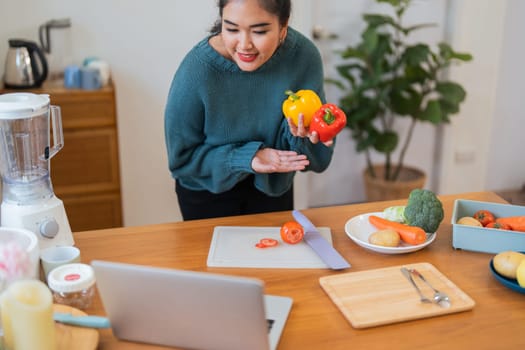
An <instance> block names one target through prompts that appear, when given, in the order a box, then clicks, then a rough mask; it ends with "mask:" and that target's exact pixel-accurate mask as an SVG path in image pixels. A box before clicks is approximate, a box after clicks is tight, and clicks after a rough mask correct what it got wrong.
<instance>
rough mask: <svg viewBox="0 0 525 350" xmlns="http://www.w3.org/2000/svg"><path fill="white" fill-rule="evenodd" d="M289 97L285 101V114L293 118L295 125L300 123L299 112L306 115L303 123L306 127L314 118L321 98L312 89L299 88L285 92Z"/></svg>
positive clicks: (320, 104) (319, 106)
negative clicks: (295, 90)
mask: <svg viewBox="0 0 525 350" xmlns="http://www.w3.org/2000/svg"><path fill="white" fill-rule="evenodd" d="M285 94H286V95H288V98H287V99H286V100H284V102H283V114H284V116H285V117H286V118H291V119H292V121H293V123H294V124H295V125H299V114H300V113H302V114H303V116H304V119H303V124H304V126H305V127H308V126H309V125H310V122H311V121H312V118H313V116H314V114H315V112H317V110H318V109H319V108H321V106H322V103H321V99H320V98H319V96H317V94H316V93H315V92H314V91H312V90H299V91H297V92H295V93H294V92H293V91H290V90H287V91H286V92H285Z"/></svg>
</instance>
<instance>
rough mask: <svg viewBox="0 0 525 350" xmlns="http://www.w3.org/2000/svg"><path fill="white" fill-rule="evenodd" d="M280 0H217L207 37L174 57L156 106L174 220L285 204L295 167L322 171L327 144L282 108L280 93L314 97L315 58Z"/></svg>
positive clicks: (319, 73)
mask: <svg viewBox="0 0 525 350" xmlns="http://www.w3.org/2000/svg"><path fill="white" fill-rule="evenodd" d="M290 7H291V5H290V0H287V1H283V0H220V1H219V20H218V22H217V23H216V25H215V27H214V28H213V29H212V31H211V35H210V36H209V37H207V38H205V39H203V40H202V41H200V42H199V43H198V44H197V45H196V46H195V47H194V48H193V49H192V50H191V51H190V52H189V53H188V54H187V56H186V57H185V58H184V60H183V62H182V63H181V65H180V67H179V68H178V70H177V72H176V74H175V77H174V79H173V82H172V85H171V88H170V91H169V95H168V101H167V105H166V111H165V137H166V146H167V151H168V162H169V169H170V171H171V174H172V176H173V177H174V178H175V179H176V192H177V197H178V201H179V205H180V209H181V212H182V216H183V218H184V220H191V219H199V218H209V217H218V216H231V215H242V214H251V213H260V212H268V211H279V210H291V209H293V187H292V184H293V178H294V175H295V172H296V171H306V170H312V171H316V172H321V171H323V170H325V169H326V168H327V167H328V165H329V163H330V160H331V158H332V153H333V144H332V143H326V144H323V143H320V142H319V139H318V135H317V134H316V133H309V132H308V130H307V129H306V128H305V127H304V126H303V125H302V118H300V122H299V125H298V126H295V125H293V123H292V122H291V121H289V120H287V119H285V118H283V114H282V109H281V106H282V103H283V101H284V100H285V99H286V95H285V94H284V92H285V91H286V90H293V91H297V90H301V89H310V90H314V91H316V92H317V93H318V95H319V96H320V97H321V101H323V102H324V101H325V99H324V91H323V70H322V62H321V57H320V54H319V52H318V50H317V49H316V47H315V45H313V43H312V42H310V41H309V40H308V39H306V38H305V37H304V36H303V35H301V34H300V33H299V32H297V31H295V30H294V29H293V28H290V27H289V26H288V19H289V17H290Z"/></svg>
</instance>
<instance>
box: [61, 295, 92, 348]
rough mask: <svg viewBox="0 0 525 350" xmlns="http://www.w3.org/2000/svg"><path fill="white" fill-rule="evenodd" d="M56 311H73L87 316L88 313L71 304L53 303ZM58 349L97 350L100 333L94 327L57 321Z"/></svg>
mask: <svg viewBox="0 0 525 350" xmlns="http://www.w3.org/2000/svg"><path fill="white" fill-rule="evenodd" d="M53 311H54V312H62V313H71V314H72V315H75V316H85V315H86V313H85V312H83V311H80V310H79V309H76V308H74V307H71V306H67V305H61V304H53ZM55 330H56V339H57V349H58V350H71V349H75V350H95V349H96V348H97V346H98V338H99V333H98V330H96V329H94V328H87V327H76V326H70V325H66V324H62V323H59V322H55Z"/></svg>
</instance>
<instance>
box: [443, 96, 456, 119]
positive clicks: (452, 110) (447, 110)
mask: <svg viewBox="0 0 525 350" xmlns="http://www.w3.org/2000/svg"><path fill="white" fill-rule="evenodd" d="M439 106H440V108H441V111H442V112H443V113H444V114H447V115H448V114H456V113H458V112H459V103H453V102H450V101H446V100H444V99H440V100H439ZM447 119H448V118H447ZM446 122H448V120H446Z"/></svg>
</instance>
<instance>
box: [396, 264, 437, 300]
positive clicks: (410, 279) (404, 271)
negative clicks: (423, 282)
mask: <svg viewBox="0 0 525 350" xmlns="http://www.w3.org/2000/svg"><path fill="white" fill-rule="evenodd" d="M401 272H402V273H403V275H405V277H406V278H407V279H408V280H409V281H410V283H412V285H413V286H414V288H415V289H416V291H417V294H419V300H421V302H422V303H432V300H430V299H429V298H427V297H426V296H424V295H423V293H422V292H421V290H420V289H419V287H418V286H417V284H416V282H415V281H414V279H413V278H412V275H411V274H410V271H409V270H408V269H407V268H406V267H402V268H401Z"/></svg>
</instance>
